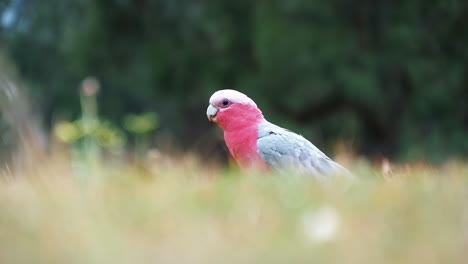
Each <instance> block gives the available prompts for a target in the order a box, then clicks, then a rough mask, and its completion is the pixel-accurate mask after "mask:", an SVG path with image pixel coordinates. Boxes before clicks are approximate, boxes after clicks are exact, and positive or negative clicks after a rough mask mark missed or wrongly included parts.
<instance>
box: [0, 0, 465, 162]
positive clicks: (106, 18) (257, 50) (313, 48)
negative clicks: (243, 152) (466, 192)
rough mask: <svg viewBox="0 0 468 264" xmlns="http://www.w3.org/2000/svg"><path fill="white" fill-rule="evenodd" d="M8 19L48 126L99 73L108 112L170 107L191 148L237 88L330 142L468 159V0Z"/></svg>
mask: <svg viewBox="0 0 468 264" xmlns="http://www.w3.org/2000/svg"><path fill="white" fill-rule="evenodd" d="M0 15H1V27H0V41H1V42H0V43H1V45H2V46H3V48H4V49H5V50H6V51H7V52H8V54H9V55H10V56H11V58H12V60H13V61H14V63H15V64H16V66H17V67H18V69H19V72H20V74H21V76H22V77H23V78H24V79H25V81H26V82H27V84H28V85H27V87H28V88H30V94H31V95H32V97H33V98H34V100H33V102H34V103H35V104H36V106H37V107H38V108H39V109H40V110H41V113H42V114H43V116H44V121H45V123H46V125H47V126H51V125H52V123H53V120H54V116H56V115H57V114H58V113H60V114H61V115H65V116H66V115H68V116H69V117H70V118H69V119H70V120H74V119H77V118H78V117H79V115H80V113H81V111H80V99H79V93H78V86H79V83H80V82H81V81H82V80H83V79H84V78H86V77H87V76H90V75H91V76H96V78H97V79H98V80H99V81H100V83H101V86H102V87H101V91H100V93H99V96H98V100H99V108H100V110H99V112H100V113H101V115H102V116H103V117H104V118H106V119H110V120H114V121H119V122H120V121H121V120H122V117H123V116H125V114H126V113H141V112H157V113H158V114H159V118H158V120H157V121H158V122H157V124H158V127H159V130H158V133H159V134H162V135H169V137H171V138H172V139H173V141H174V142H176V143H177V144H178V145H179V146H180V147H189V148H192V147H193V148H196V146H199V145H200V144H199V142H205V141H204V139H203V138H204V137H206V135H207V134H210V135H212V132H210V131H212V128H213V125H212V124H210V123H208V122H207V120H206V117H205V109H206V106H207V103H208V98H209V96H210V95H211V94H212V93H213V92H214V91H215V90H218V89H224V88H234V89H238V90H241V91H243V92H245V93H247V94H248V95H249V96H250V97H252V98H253V99H254V100H255V101H256V102H257V104H258V105H259V106H260V107H261V108H262V109H263V111H264V113H265V115H266V117H267V118H268V119H269V120H270V121H272V122H275V123H278V124H279V125H282V126H286V127H289V128H291V129H293V130H295V131H297V132H299V133H301V134H303V135H304V136H306V137H307V138H309V139H311V141H312V142H314V143H315V144H316V145H318V146H319V147H326V146H328V147H330V146H332V145H333V143H334V142H336V140H340V139H341V140H344V141H345V142H349V143H348V144H349V145H351V147H353V148H354V149H356V150H357V151H358V152H360V153H365V154H370V155H385V156H391V157H394V158H401V159H414V158H428V159H433V160H439V159H443V158H445V157H447V155H468V133H467V131H468V104H467V101H468V68H467V65H468V34H467V33H468V32H467V28H468V19H466V18H467V17H468V2H467V1H465V0H451V1H444V0H432V1H421V0H407V1H390V0H380V1H372V0H365V1H361V2H359V4H358V3H356V2H355V1H350V0H333V1H325V0H288V1H280V0H259V1H247V0H239V1H229V0H217V1H211V0H207V1H191V0H165V1H164V0H154V1H150V0H138V1H125V0H120V1H110V0H68V1H62V0H49V1H48V3H47V4H44V3H41V2H40V1H32V0H10V1H2V2H1V3H0ZM150 119H152V118H150ZM131 120H133V121H131ZM151 122H154V125H155V124H156V120H152V121H151ZM151 122H149V123H148V124H143V125H141V123H140V121H139V120H137V119H134V118H130V117H129V118H128V119H127V121H126V122H125V124H126V126H129V124H130V123H132V125H130V126H132V127H134V129H135V131H133V132H134V133H140V132H139V131H143V130H144V131H147V130H148V128H147V127H145V126H146V125H148V126H149V127H151V128H153V127H154V126H153V125H151V124H150V123H151ZM143 123H144V122H143ZM63 128H64V129H65V128H66V127H63ZM150 130H151V129H150ZM165 138H166V139H167V137H165ZM212 138H213V140H216V137H214V136H213V137H212ZM202 139H203V140H202Z"/></svg>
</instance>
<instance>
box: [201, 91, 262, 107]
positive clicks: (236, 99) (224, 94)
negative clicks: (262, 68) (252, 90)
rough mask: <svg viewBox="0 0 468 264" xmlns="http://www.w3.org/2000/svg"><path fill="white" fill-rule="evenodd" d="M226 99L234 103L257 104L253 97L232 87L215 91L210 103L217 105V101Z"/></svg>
mask: <svg viewBox="0 0 468 264" xmlns="http://www.w3.org/2000/svg"><path fill="white" fill-rule="evenodd" d="M224 99H228V100H229V101H231V102H232V103H238V104H246V105H254V106H257V104H255V102H254V101H253V100H252V99H250V98H249V97H248V96H247V95H245V94H243V93H241V92H239V91H236V90H232V89H225V90H219V91H217V92H215V93H214V94H213V95H212V96H211V97H210V104H212V105H216V104H217V102H220V101H221V100H224Z"/></svg>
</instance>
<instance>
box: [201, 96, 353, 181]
mask: <svg viewBox="0 0 468 264" xmlns="http://www.w3.org/2000/svg"><path fill="white" fill-rule="evenodd" d="M209 103H210V104H209V106H208V109H207V110H206V115H207V117H208V120H210V121H212V122H214V123H216V124H218V126H219V127H221V128H222V129H223V130H224V140H225V142H226V145H227V147H228V149H229V152H230V153H231V155H232V156H233V157H234V159H235V160H236V161H237V163H238V164H239V165H240V167H241V168H272V169H274V170H276V171H283V170H292V171H295V172H298V173H299V174H306V175H310V176H312V177H314V178H316V179H325V178H328V177H329V176H331V175H345V176H348V177H352V176H351V174H350V173H349V172H348V171H347V170H346V169H345V168H343V167H342V166H341V165H339V164H338V163H336V162H334V161H332V160H331V159H330V158H328V157H327V156H326V155H325V154H323V152H321V151H320V150H319V149H318V148H317V147H315V146H314V145H313V144H312V143H310V141H308V140H307V139H305V138H304V137H302V136H300V135H298V134H296V133H293V132H291V131H289V130H287V129H284V128H281V127H279V126H277V125H274V124H272V123H270V122H268V121H267V120H266V119H265V118H264V117H263V114H262V111H260V109H259V108H258V107H257V105H256V104H255V102H254V101H253V100H252V99H250V98H249V97H248V96H247V95H245V94H243V93H241V92H238V91H235V90H220V91H217V92H215V93H214V94H213V95H212V96H211V98H210V102H209Z"/></svg>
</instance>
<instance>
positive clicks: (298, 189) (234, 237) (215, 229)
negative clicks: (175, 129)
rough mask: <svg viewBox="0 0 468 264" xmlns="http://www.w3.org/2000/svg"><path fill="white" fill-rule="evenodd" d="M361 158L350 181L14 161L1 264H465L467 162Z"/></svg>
mask: <svg viewBox="0 0 468 264" xmlns="http://www.w3.org/2000/svg"><path fill="white" fill-rule="evenodd" d="M355 164H357V165H356V166H355V167H353V169H354V172H355V173H356V174H358V176H360V175H363V176H360V179H359V180H358V181H357V182H356V183H354V184H353V185H352V186H351V187H349V188H347V189H345V188H342V187H343V186H340V185H338V186H335V185H333V184H325V185H324V184H318V183H316V182H314V181H311V180H308V179H297V178H294V177H287V176H285V175H273V174H271V175H270V174H268V175H266V174H263V173H252V174H247V173H243V172H240V171H238V170H236V169H232V170H225V169H221V168H217V167H212V166H204V164H201V163H200V162H197V161H196V159H195V158H193V157H190V156H185V157H180V158H165V157H164V156H163V157H159V159H155V160H151V161H146V162H143V161H142V162H139V163H138V164H136V163H127V162H123V163H118V164H108V165H102V166H101V167H99V168H92V169H87V168H86V167H84V166H82V165H81V167H80V166H75V165H73V166H68V164H67V162H65V161H64V159H63V158H61V159H52V160H49V161H47V162H43V163H41V164H38V165H37V167H35V168H32V169H24V170H20V171H17V172H11V171H8V170H6V169H5V170H3V181H2V182H1V184H0V243H1V247H0V263H246V262H248V263H464V256H465V255H466V253H465V252H466V250H467V249H468V206H467V201H468V181H467V178H468V166H467V165H464V164H463V163H461V162H450V163H447V164H446V165H444V166H441V167H440V168H431V167H429V166H427V165H411V166H400V167H393V168H392V172H391V173H392V174H391V175H386V176H385V177H384V176H382V174H381V173H380V172H379V170H380V169H379V170H375V169H373V168H371V167H370V166H369V165H365V164H363V163H362V162H361V163H359V162H356V163H355ZM359 164H361V165H359Z"/></svg>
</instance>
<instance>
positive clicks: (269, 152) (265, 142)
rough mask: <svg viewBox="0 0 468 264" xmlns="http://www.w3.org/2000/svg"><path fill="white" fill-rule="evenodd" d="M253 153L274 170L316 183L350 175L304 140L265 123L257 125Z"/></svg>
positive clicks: (292, 133)
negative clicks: (308, 177) (290, 173)
mask: <svg viewBox="0 0 468 264" xmlns="http://www.w3.org/2000/svg"><path fill="white" fill-rule="evenodd" d="M257 152H258V153H259V155H260V156H261V157H262V158H263V159H264V160H265V162H266V163H267V164H268V165H269V166H270V167H271V168H273V169H275V170H294V171H296V172H298V173H300V174H306V175H310V176H313V177H315V178H317V179H325V178H328V177H329V176H332V175H337V174H344V175H346V176H348V175H351V174H350V172H349V171H348V170H346V169H345V168H344V167H342V166H341V165H339V164H338V163H336V162H334V161H332V160H331V159H330V158H328V157H327V156H326V155H325V154H324V153H323V152H321V151H320V150H319V149H318V148H317V147H315V146H314V145H313V144H312V143H311V142H310V141H308V140H307V139H305V138H304V137H302V136H300V135H298V134H296V133H294V132H291V131H289V130H287V129H284V128H281V127H278V126H276V125H274V124H271V123H269V122H265V123H263V124H261V125H259V136H258V141H257Z"/></svg>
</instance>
